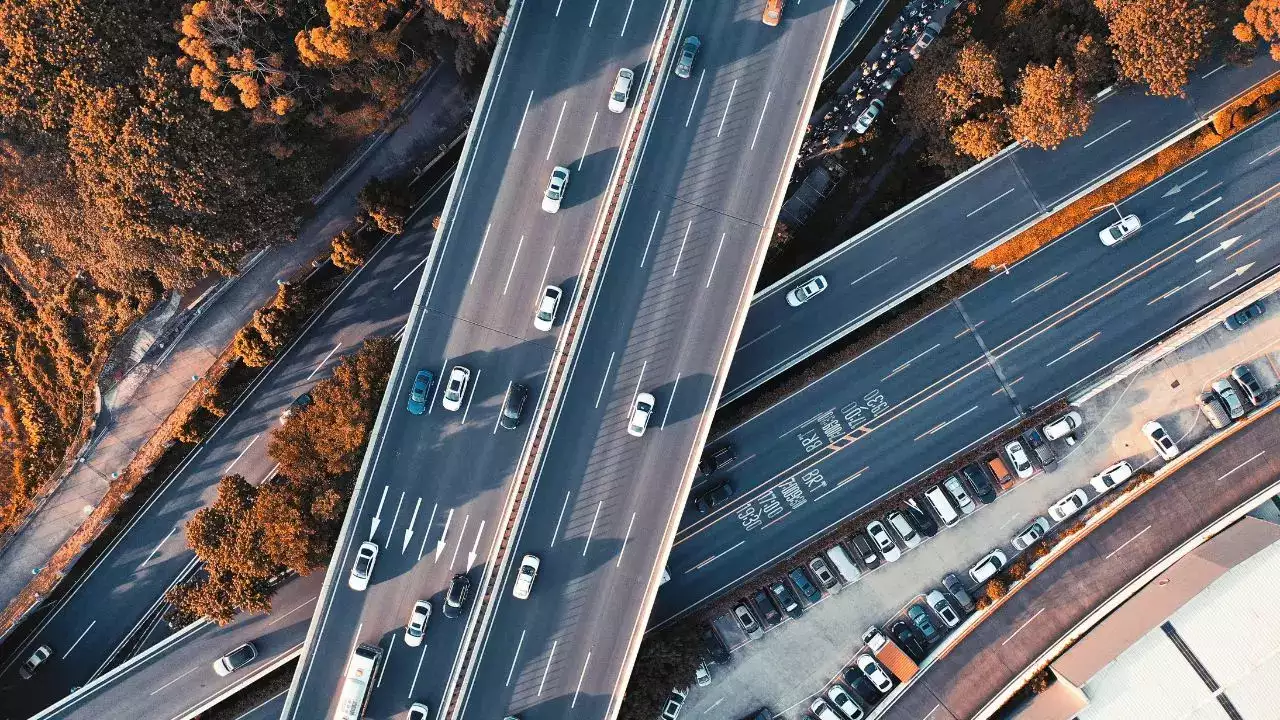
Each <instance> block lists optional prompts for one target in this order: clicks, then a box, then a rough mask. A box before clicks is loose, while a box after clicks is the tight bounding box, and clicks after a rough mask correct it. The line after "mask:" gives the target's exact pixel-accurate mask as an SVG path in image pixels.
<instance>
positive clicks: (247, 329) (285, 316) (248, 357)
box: [231, 283, 306, 367]
mask: <svg viewBox="0 0 1280 720" xmlns="http://www.w3.org/2000/svg"><path fill="white" fill-rule="evenodd" d="M305 307H306V297H305V291H304V290H302V289H301V288H298V287H295V286H294V285H292V284H290V283H281V284H280V286H279V287H277V288H276V296H275V297H274V298H272V299H271V302H270V303H267V304H266V305H264V306H263V307H260V308H258V309H257V310H255V311H254V313H253V319H252V320H250V321H249V324H248V325H245V326H244V327H242V328H240V330H239V331H238V332H236V336H235V339H234V340H232V345H231V348H232V352H234V353H235V354H236V355H238V356H239V357H240V360H241V361H243V362H244V364H245V365H248V366H249V367H266V366H267V365H269V364H270V363H271V361H272V360H273V359H275V356H276V353H278V352H279V351H280V349H281V348H283V347H284V345H285V343H287V342H289V340H290V339H291V338H292V337H293V333H294V331H295V330H296V329H297V325H298V323H299V322H300V321H301V320H302V319H303V318H302V313H303V310H304V309H305Z"/></svg>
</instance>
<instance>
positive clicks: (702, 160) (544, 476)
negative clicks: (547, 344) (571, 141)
mask: <svg viewBox="0 0 1280 720" xmlns="http://www.w3.org/2000/svg"><path fill="white" fill-rule="evenodd" d="M837 5H838V4H837V3H835V2H832V1H828V2H813V3H809V2H806V3H804V4H800V3H791V4H788V6H787V8H786V13H785V16H784V19H783V21H782V24H781V26H780V27H777V28H772V27H768V26H765V25H763V24H762V23H761V22H760V12H761V5H760V3H758V2H755V1H754V0H711V1H704V0H699V1H698V2H694V3H691V4H690V9H689V11H688V15H687V17H686V18H685V21H684V24H683V29H682V31H681V33H680V35H681V36H682V37H683V36H688V35H696V36H698V37H699V38H700V39H701V41H702V49H701V52H700V54H699V55H698V58H697V60H696V62H695V63H694V66H693V72H692V73H691V76H690V77H689V78H688V79H681V78H677V77H674V76H672V75H670V74H667V75H665V76H664V77H663V78H662V79H661V82H662V83H663V85H662V87H661V94H660V96H659V100H658V105H657V107H656V108H655V109H654V110H653V112H654V113H655V117H654V124H653V127H652V131H651V135H650V136H649V139H648V141H647V145H646V146H645V147H644V150H643V154H642V156H641V157H640V159H639V161H638V162H639V166H638V170H637V173H636V175H635V177H634V182H633V184H632V185H631V186H630V187H629V188H628V193H629V194H628V195H627V199H626V201H625V206H624V210H623V215H622V220H621V224H620V226H619V228H618V230H617V235H616V237H615V239H614V240H613V244H612V249H611V253H610V255H609V257H608V259H607V265H606V269H605V271H604V274H603V276H602V277H601V279H600V280H599V285H598V295H597V297H596V300H595V303H594V306H593V307H592V308H591V312H590V315H589V317H588V318H587V320H586V325H585V330H584V333H585V335H584V337H583V340H582V345H581V348H582V349H581V350H580V352H579V353H578V356H577V357H576V358H575V360H574V365H573V367H572V374H571V375H570V377H569V383H568V385H567V387H566V389H565V391H564V393H565V395H564V399H563V403H562V405H561V407H560V409H559V413H558V416H557V417H556V418H555V422H556V424H555V426H554V430H553V431H552V435H551V438H550V440H549V444H548V446H547V448H546V449H545V454H544V456H543V466H542V468H541V471H540V474H539V476H538V477H537V479H536V485H535V488H534V490H533V493H532V496H531V497H530V498H529V499H528V507H527V510H526V512H525V516H524V521H523V524H522V525H521V526H520V527H519V528H518V530H517V535H516V536H515V539H514V540H513V556H514V557H516V558H519V557H520V556H522V555H523V554H524V553H533V554H536V555H538V556H539V557H540V558H541V562H542V567H541V571H540V573H539V575H538V579H537V581H536V583H535V585H534V587H533V593H532V597H531V598H530V599H528V600H517V599H515V598H513V597H512V596H511V593H510V582H509V580H510V579H509V578H507V579H506V580H507V582H505V583H504V585H503V586H502V594H501V596H500V597H499V598H498V599H497V600H496V603H497V604H496V609H495V610H494V614H493V618H492V625H491V627H490V629H489V632H488V634H487V638H486V641H485V643H484V644H483V646H482V648H481V652H480V654H479V657H478V659H477V661H476V663H475V668H474V674H473V676H472V679H471V682H470V685H469V686H468V690H467V693H466V696H465V701H464V703H463V705H462V713H461V716H462V717H464V718H477V719H479V718H496V717H502V716H504V715H518V716H519V717H520V718H521V720H539V719H544V720H551V719H556V720H559V719H562V718H584V719H587V718H593V719H594V718H604V717H611V716H612V714H613V713H615V712H616V710H617V707H618V703H619V702H620V700H621V697H622V693H623V688H624V687H625V683H626V679H627V675H628V672H629V670H630V664H631V662H632V659H633V657H634V652H635V650H636V647H637V646H636V642H637V641H638V637H639V634H640V632H641V631H642V630H643V627H644V623H645V621H646V618H647V616H648V610H649V607H650V603H651V602H652V597H653V593H654V591H655V589H656V587H657V585H658V582H659V578H660V575H661V567H662V558H663V556H664V555H665V551H666V548H667V543H669V542H670V538H671V536H672V533H673V532H674V530H675V526H676V522H677V520H678V517H679V513H680V512H681V509H682V502H681V501H682V499H683V497H684V494H685V492H686V491H687V488H688V486H689V482H690V478H691V476H692V474H693V471H694V467H693V466H694V464H695V462H696V449H697V448H698V447H700V441H701V440H702V439H703V438H704V437H705V433H706V432H707V429H708V427H709V422H710V410H711V409H712V408H714V407H715V399H716V396H717V394H718V392H719V386H720V384H721V383H722V381H723V378H724V371H725V369H726V367H727V363H728V359H729V350H730V349H731V347H732V346H731V342H732V340H733V338H734V337H735V336H736V334H737V332H738V330H739V328H740V327H741V318H742V313H743V312H745V309H746V303H747V300H748V299H749V297H750V293H751V284H752V282H753V281H754V279H755V276H756V274H757V272H758V267H759V261H760V258H761V256H762V253H763V251H764V246H765V244H766V242H767V238H768V235H769V232H770V230H771V226H772V224H773V220H774V218H775V214H776V212H777V206H778V203H780V202H781V195H782V192H783V189H784V188H785V187H786V182H787V175H788V172H789V167H790V164H791V159H792V153H793V152H794V148H795V146H796V144H797V143H798V142H799V139H800V135H799V132H800V130H801V129H802V128H803V122H804V120H803V118H804V117H806V116H807V114H808V105H809V104H810V102H811V97H812V94H813V92H816V89H817V82H818V80H819V79H820V74H821V67H822V66H823V62H822V60H823V59H824V55H825V53H826V52H829V48H830V46H831V42H832V38H833V37H834V33H835V29H836V26H837V23H838V20H839V18H838V17H837V16H836V8H837ZM640 392H649V393H652V394H653V395H654V396H655V397H656V399H657V406H656V410H655V413H654V415H653V419H652V421H651V423H650V425H649V428H648V430H647V432H646V433H645V435H644V436H643V437H640V438H636V437H631V436H630V435H628V434H627V429H626V428H627V422H628V418H629V416H630V414H631V409H632V407H633V403H634V401H635V397H636V395H637V393H640Z"/></svg>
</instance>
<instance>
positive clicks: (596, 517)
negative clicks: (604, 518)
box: [582, 500, 604, 557]
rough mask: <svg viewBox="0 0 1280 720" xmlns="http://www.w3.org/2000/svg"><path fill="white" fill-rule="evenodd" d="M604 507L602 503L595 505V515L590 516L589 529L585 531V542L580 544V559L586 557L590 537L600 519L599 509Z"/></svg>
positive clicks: (589, 545)
mask: <svg viewBox="0 0 1280 720" xmlns="http://www.w3.org/2000/svg"><path fill="white" fill-rule="evenodd" d="M602 507H604V501H603V500H601V501H600V502H598V503H596V514H595V515H592V516H591V527H590V528H589V529H588V530H587V541H586V542H584V543H582V557H586V556H587V548H589V547H591V535H592V534H593V533H595V531H596V521H597V520H599V519H600V508H602Z"/></svg>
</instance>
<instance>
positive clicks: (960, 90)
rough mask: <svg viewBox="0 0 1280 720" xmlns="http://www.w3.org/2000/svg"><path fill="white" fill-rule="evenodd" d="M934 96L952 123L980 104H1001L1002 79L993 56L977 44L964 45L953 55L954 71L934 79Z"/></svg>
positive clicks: (973, 42)
mask: <svg viewBox="0 0 1280 720" xmlns="http://www.w3.org/2000/svg"><path fill="white" fill-rule="evenodd" d="M938 93H939V95H940V96H941V98H942V102H943V110H944V112H945V113H946V116H947V117H948V118H949V119H950V120H951V121H953V122H954V121H956V120H960V119H962V118H964V117H966V116H967V115H969V113H970V112H971V111H975V110H978V109H979V107H978V106H979V105H980V104H981V103H983V101H996V102H1000V101H1002V100H1003V99H1004V78H1003V77H1001V75H1000V64H999V62H998V61H997V60H996V56H995V54H994V53H992V52H991V50H990V49H989V48H987V46H986V45H984V44H982V43H981V42H978V41H972V42H968V43H965V45H964V47H962V48H960V52H959V53H957V54H956V58H955V67H954V69H952V70H951V71H949V72H944V73H942V75H940V76H939V77H938Z"/></svg>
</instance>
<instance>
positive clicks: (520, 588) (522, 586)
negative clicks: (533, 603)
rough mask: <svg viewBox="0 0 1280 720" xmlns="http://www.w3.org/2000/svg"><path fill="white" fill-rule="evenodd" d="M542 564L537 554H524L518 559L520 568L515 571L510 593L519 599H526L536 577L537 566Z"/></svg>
mask: <svg viewBox="0 0 1280 720" xmlns="http://www.w3.org/2000/svg"><path fill="white" fill-rule="evenodd" d="M541 566H542V561H541V560H539V559H538V556H537V555H525V556H524V557H523V558H521V560H520V569H519V570H518V571H517V572H516V584H515V587H513V588H511V594H512V595H515V596H516V598H518V599H520V600H528V599H529V593H530V592H531V591H532V590H533V581H534V580H536V579H537V577H538V568H539V567H541Z"/></svg>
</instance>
